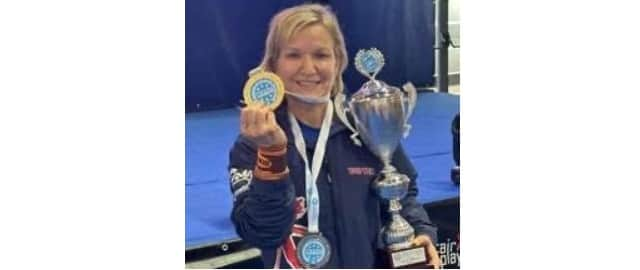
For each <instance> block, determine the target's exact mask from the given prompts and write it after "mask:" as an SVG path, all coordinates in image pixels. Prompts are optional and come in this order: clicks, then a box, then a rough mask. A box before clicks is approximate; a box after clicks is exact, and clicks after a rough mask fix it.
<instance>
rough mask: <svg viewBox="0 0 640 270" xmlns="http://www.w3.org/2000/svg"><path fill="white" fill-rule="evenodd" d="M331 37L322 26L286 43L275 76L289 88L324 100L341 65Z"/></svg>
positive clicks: (294, 37) (298, 35) (312, 28)
mask: <svg viewBox="0 0 640 270" xmlns="http://www.w3.org/2000/svg"><path fill="white" fill-rule="evenodd" d="M334 47H335V46H334V44H333V39H332V38H331V35H330V34H329V32H328V31H327V29H325V27H324V26H322V25H320V24H314V25H311V26H307V27H305V28H303V29H301V30H300V31H299V32H298V33H296V34H294V35H293V36H292V37H291V39H290V40H289V42H286V43H284V46H282V47H281V48H280V53H279V56H278V59H277V61H276V65H275V69H276V70H275V73H276V74H278V76H280V78H281V79H282V81H283V82H284V86H285V89H286V90H287V91H290V92H294V93H298V94H303V95H307V96H314V97H322V96H325V95H327V94H328V93H329V92H330V91H331V88H332V87H333V83H334V82H333V81H334V78H335V76H336V71H337V64H336V55H335V52H334V49H333V48H334Z"/></svg>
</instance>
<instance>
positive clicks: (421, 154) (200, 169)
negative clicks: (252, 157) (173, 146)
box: [185, 93, 460, 249]
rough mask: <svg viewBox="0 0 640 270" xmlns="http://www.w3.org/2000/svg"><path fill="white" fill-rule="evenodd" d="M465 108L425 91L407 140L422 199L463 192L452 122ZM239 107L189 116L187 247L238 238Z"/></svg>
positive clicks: (455, 100) (456, 99) (452, 97)
mask: <svg viewBox="0 0 640 270" xmlns="http://www.w3.org/2000/svg"><path fill="white" fill-rule="evenodd" d="M459 111H460V99H459V97H458V96H455V95H449V94H441V93H420V94H418V102H417V105H416V110H415V112H414V113H413V115H412V117H411V120H410V123H411V124H412V126H413V127H412V129H411V132H410V134H409V137H407V138H406V139H404V140H403V142H402V144H403V146H404V148H405V150H406V151H407V155H409V158H410V159H411V161H412V162H413V164H414V166H415V167H416V169H417V171H418V174H419V177H418V186H419V189H420V193H419V194H418V200H419V201H420V202H422V203H430V202H435V201H439V200H444V199H449V198H454V197H457V196H459V194H460V189H459V188H458V186H455V185H453V184H452V182H451V180H450V170H451V168H452V167H453V166H454V162H453V155H452V136H451V121H452V120H453V117H454V116H455V114H456V113H458V112H459ZM238 118H239V110H237V109H226V110H218V111H208V112H198V113H189V114H187V115H186V118H185V141H186V145H185V151H186V153H185V156H186V160H185V162H186V164H185V166H186V167H185V169H186V172H185V174H186V180H185V182H186V188H185V192H186V194H185V198H186V202H185V207H186V209H185V217H186V220H185V221H186V226H185V228H186V230H185V234H186V235H185V241H186V248H187V249H191V248H195V247H198V246H203V245H208V244H214V243H220V242H224V241H230V240H234V239H237V238H238V235H237V234H236V232H235V230H234V228H233V225H232V224H231V220H230V218H229V216H230V211H231V208H232V205H233V197H232V196H231V192H230V190H229V182H228V181H229V180H228V172H227V169H226V168H227V163H228V159H229V150H230V148H231V146H232V144H233V142H234V140H235V139H236V136H237V135H238V133H239V122H238V121H239V120H238Z"/></svg>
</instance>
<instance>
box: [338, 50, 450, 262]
mask: <svg viewBox="0 0 640 270" xmlns="http://www.w3.org/2000/svg"><path fill="white" fill-rule="evenodd" d="M355 66H356V69H357V70H358V71H359V72H360V73H361V74H362V75H364V76H366V77H367V78H369V81H367V82H366V83H364V85H362V87H361V88H360V90H358V91H357V92H356V93H354V94H353V95H352V97H351V99H350V100H349V102H348V109H346V110H345V112H344V113H346V112H349V113H351V115H352V116H353V119H354V120H355V126H356V129H357V133H358V134H359V136H360V138H361V139H362V141H363V142H364V144H365V145H366V146H367V148H369V150H371V152H373V153H374V154H375V155H376V156H377V157H378V158H379V159H380V160H381V161H382V163H383V164H384V168H383V169H382V171H381V173H380V175H378V176H377V177H376V179H375V181H374V182H373V189H374V190H375V191H376V193H377V194H378V196H379V197H380V199H381V200H383V201H384V202H388V204H389V209H388V212H389V214H390V217H391V218H390V219H389V222H388V224H386V225H385V226H384V227H383V229H382V231H381V238H382V241H383V243H384V246H385V249H384V250H381V251H380V253H381V255H382V258H383V259H382V260H383V261H384V263H385V264H386V266H384V267H388V268H433V267H432V266H431V265H428V261H429V256H428V253H427V247H426V246H414V245H413V244H412V242H411V241H412V240H413V239H414V237H415V235H414V233H415V231H414V229H413V227H411V224H409V222H407V221H406V220H405V219H404V218H403V217H402V215H400V212H401V210H402V204H401V203H400V200H401V199H402V198H404V196H405V195H406V194H407V191H408V188H409V181H410V180H409V177H408V176H406V175H404V174H401V173H399V172H397V171H396V168H394V167H393V166H392V165H391V158H392V156H393V153H394V152H395V150H396V148H397V146H398V145H399V143H400V139H402V137H403V136H406V135H407V134H408V131H409V129H410V127H411V126H410V125H409V124H408V119H409V117H410V116H411V113H412V112H413V109H414V108H415V104H416V97H417V93H416V90H415V88H414V87H413V85H411V84H407V85H405V86H404V87H403V88H404V90H405V91H404V92H403V91H402V90H400V89H399V88H397V87H394V86H390V85H387V84H386V83H384V82H383V81H379V80H376V79H375V76H376V75H377V74H378V72H380V70H381V69H382V66H384V56H383V55H382V53H381V52H380V51H379V50H378V49H375V48H372V49H370V50H360V51H358V53H357V54H356V58H355ZM436 259H438V258H436Z"/></svg>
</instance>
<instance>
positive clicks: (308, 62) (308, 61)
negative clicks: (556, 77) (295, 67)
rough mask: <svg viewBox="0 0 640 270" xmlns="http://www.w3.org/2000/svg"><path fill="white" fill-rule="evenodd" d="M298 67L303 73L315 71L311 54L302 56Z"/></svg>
mask: <svg viewBox="0 0 640 270" xmlns="http://www.w3.org/2000/svg"><path fill="white" fill-rule="evenodd" d="M300 68H301V70H300V71H301V72H302V73H303V74H314V73H315V72H316V66H315V63H314V61H313V59H312V58H311V56H305V57H303V58H302V66H301V67H300Z"/></svg>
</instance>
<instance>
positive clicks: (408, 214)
mask: <svg viewBox="0 0 640 270" xmlns="http://www.w3.org/2000/svg"><path fill="white" fill-rule="evenodd" d="M391 163H392V164H393V166H394V167H395V168H396V169H397V170H398V172H399V173H402V174H405V175H407V176H408V177H409V179H410V182H409V190H408V192H407V195H406V196H405V197H404V198H403V199H402V200H401V204H402V210H401V211H400V213H401V215H402V217H404V218H405V219H406V220H407V222H409V224H411V226H412V227H413V229H414V230H415V234H416V235H420V234H426V235H428V236H429V237H430V238H431V241H432V242H433V244H434V245H435V243H437V242H438V234H437V230H438V229H437V227H436V226H435V225H434V224H432V223H431V220H430V219H429V215H428V214H427V211H426V210H425V209H424V207H423V206H422V204H421V203H419V202H418V201H417V199H416V197H417V196H418V185H417V184H416V179H417V178H418V173H417V172H416V170H415V168H414V167H413V164H412V163H411V161H410V160H409V158H408V157H407V155H406V154H405V152H404V149H403V148H402V145H399V146H398V149H397V150H396V152H395V153H394V156H393V159H392V162H391Z"/></svg>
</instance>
